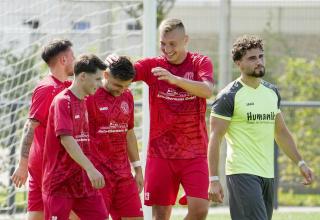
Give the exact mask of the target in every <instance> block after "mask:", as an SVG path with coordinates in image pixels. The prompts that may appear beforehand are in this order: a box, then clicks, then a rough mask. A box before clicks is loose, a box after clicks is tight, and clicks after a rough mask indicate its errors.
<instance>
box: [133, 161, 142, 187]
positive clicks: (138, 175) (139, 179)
mask: <svg viewBox="0 0 320 220" xmlns="http://www.w3.org/2000/svg"><path fill="white" fill-rule="evenodd" d="M135 173H136V175H135V176H134V179H135V180H136V183H137V187H138V190H139V193H141V192H142V190H143V174H142V169H141V167H137V168H135Z"/></svg>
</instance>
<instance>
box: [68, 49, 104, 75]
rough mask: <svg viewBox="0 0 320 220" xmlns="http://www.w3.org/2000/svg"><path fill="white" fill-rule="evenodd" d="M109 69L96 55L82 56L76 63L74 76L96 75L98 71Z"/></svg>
mask: <svg viewBox="0 0 320 220" xmlns="http://www.w3.org/2000/svg"><path fill="white" fill-rule="evenodd" d="M98 69H99V70H105V69H107V65H106V64H105V63H104V62H103V61H102V60H101V59H100V58H99V57H97V56H96V55H94V54H82V55H80V56H79V57H78V58H77V59H76V61H75V63H74V75H76V76H77V75H79V74H80V73H83V72H84V73H89V74H95V73H96V72H97V70H98Z"/></svg>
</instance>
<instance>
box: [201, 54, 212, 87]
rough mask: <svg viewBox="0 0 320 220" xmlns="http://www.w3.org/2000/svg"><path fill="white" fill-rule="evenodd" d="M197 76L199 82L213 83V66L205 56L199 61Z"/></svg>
mask: <svg viewBox="0 0 320 220" xmlns="http://www.w3.org/2000/svg"><path fill="white" fill-rule="evenodd" d="M198 76H199V78H200V80H201V81H209V82H213V64H212V62H211V60H210V59H209V58H208V57H207V56H203V57H202V58H201V59H200V60H199V64H198Z"/></svg>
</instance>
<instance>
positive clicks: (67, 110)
mask: <svg viewBox="0 0 320 220" xmlns="http://www.w3.org/2000/svg"><path fill="white" fill-rule="evenodd" d="M53 120H54V125H55V126H54V127H55V133H56V136H57V137H58V136H61V135H70V136H72V135H73V120H72V114H71V104H70V101H69V100H67V99H64V98H60V99H56V100H55V102H54V119H53Z"/></svg>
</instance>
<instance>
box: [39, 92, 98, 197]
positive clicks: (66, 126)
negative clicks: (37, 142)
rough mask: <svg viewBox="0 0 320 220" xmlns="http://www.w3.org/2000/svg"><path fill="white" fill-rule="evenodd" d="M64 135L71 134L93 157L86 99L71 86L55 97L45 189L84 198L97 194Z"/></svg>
mask: <svg viewBox="0 0 320 220" xmlns="http://www.w3.org/2000/svg"><path fill="white" fill-rule="evenodd" d="M61 135H70V136H73V137H74V139H75V140H76V141H77V143H78V144H79V146H80V148H81V149H82V151H83V153H84V154H85V155H86V156H87V157H88V158H89V159H91V157H90V149H89V147H90V145H89V141H90V140H89V124H88V113H87V108H86V104H85V101H84V100H80V99H78V98H77V97H76V96H75V95H74V94H73V93H72V92H71V91H70V90H69V89H66V90H64V91H63V92H61V93H60V94H59V95H57V96H56V97H55V99H54V100H53V102H52V105H51V106H50V110H49V119H48V124H47V135H46V138H45V146H44V157H43V192H44V193H45V194H47V195H58V196H63V197H70V198H80V197H85V196H90V195H94V194H95V193H96V190H94V189H93V188H92V186H91V184H90V181H89V178H88V176H87V174H86V172H85V170H83V169H82V168H81V167H80V165H78V164H77V163H76V162H75V161H74V160H73V159H72V158H71V157H70V156H69V154H68V153H67V151H66V150H65V148H64V146H63V145H62V144H61V142H60V136H61Z"/></svg>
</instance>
